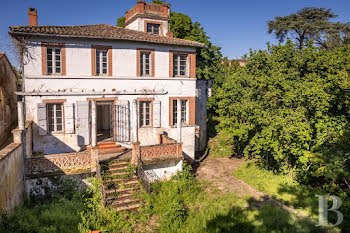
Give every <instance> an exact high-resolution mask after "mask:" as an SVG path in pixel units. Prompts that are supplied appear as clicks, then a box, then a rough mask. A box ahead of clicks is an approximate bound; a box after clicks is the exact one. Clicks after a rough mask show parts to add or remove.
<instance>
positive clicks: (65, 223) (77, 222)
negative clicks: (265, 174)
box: [0, 167, 321, 233]
mask: <svg viewBox="0 0 350 233" xmlns="http://www.w3.org/2000/svg"><path fill="white" fill-rule="evenodd" d="M91 182H92V184H93V185H92V186H91V187H90V188H89V190H87V191H86V192H84V193H79V192H77V191H75V192H71V193H72V195H70V196H68V197H67V196H62V195H61V196H57V197H55V198H53V199H51V200H48V201H45V202H43V203H32V204H26V205H24V206H22V207H18V208H17V209H16V210H15V211H14V212H13V214H11V215H4V216H5V218H4V216H3V221H2V222H1V223H0V232H29V233H30V232H39V233H46V232H52V233H54V232H65V233H69V232H84V233H85V232H88V230H89V229H92V230H102V232H166V233H168V232H169V233H172V232H184V233H197V232H198V233H199V232H201V233H202V232H208V233H211V232H243V233H244V232H259V233H264V232H266V233H267V232H275V233H277V232H286V233H289V232H291V233H292V232H293V233H294V232H301V233H303V232H305V233H306V232H320V231H321V229H320V228H318V227H315V226H314V225H315V224H314V223H310V221H308V220H306V219H301V218H297V217H296V216H295V215H293V214H291V213H289V212H288V211H286V210H284V209H281V208H279V207H276V206H272V205H265V206H264V207H263V208H254V207H250V205H249V199H246V198H240V197H236V196H235V195H234V194H233V193H228V194H224V193H222V192H221V191H219V190H216V189H215V187H209V188H210V190H214V191H211V192H208V191H207V190H208V187H207V186H208V185H210V184H208V183H201V182H198V181H197V180H196V179H195V178H194V177H193V176H192V175H191V173H190V169H189V167H185V168H184V171H183V172H182V173H179V174H177V175H176V176H175V177H173V178H172V179H170V180H168V181H164V182H156V183H154V184H152V189H153V190H154V191H153V192H152V193H151V194H147V193H144V194H140V197H141V198H143V199H144V200H145V205H144V206H143V207H142V208H140V209H139V211H138V212H136V213H133V212H120V213H116V212H115V211H113V210H111V209H109V208H103V207H102V206H101V205H100V203H101V202H100V201H101V197H100V196H99V189H98V187H99V184H101V182H102V181H101V180H97V179H93V180H92V181H91Z"/></svg>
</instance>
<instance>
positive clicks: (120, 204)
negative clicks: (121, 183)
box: [110, 198, 141, 207]
mask: <svg viewBox="0 0 350 233" xmlns="http://www.w3.org/2000/svg"><path fill="white" fill-rule="evenodd" d="M136 203H141V199H132V198H128V199H123V200H120V199H117V200H115V201H114V202H113V203H111V204H110V206H113V207H125V206H129V205H132V204H136Z"/></svg>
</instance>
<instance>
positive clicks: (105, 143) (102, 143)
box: [97, 142, 120, 146]
mask: <svg viewBox="0 0 350 233" xmlns="http://www.w3.org/2000/svg"><path fill="white" fill-rule="evenodd" d="M97 145H98V146H109V145H118V146H120V145H119V144H117V143H116V142H98V143H97Z"/></svg>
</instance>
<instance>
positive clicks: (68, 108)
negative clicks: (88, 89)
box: [64, 103, 74, 134]
mask: <svg viewBox="0 0 350 233" xmlns="http://www.w3.org/2000/svg"><path fill="white" fill-rule="evenodd" d="M64 115H65V119H64V128H65V133H69V134H73V133H74V105H73V103H64Z"/></svg>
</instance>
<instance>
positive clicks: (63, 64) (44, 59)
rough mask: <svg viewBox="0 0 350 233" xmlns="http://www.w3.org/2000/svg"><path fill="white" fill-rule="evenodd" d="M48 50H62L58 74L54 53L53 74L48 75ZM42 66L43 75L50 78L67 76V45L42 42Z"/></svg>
mask: <svg viewBox="0 0 350 233" xmlns="http://www.w3.org/2000/svg"><path fill="white" fill-rule="evenodd" d="M48 49H53V50H54V49H60V50H61V51H60V73H56V67H55V66H56V62H55V60H56V56H55V55H54V54H55V51H53V55H54V57H53V60H52V62H53V63H52V71H53V72H52V73H48V59H47V57H48V53H47V50H48ZM41 64H42V75H48V76H55V75H57V76H59V75H61V76H64V75H66V44H65V43H56V42H41Z"/></svg>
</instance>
